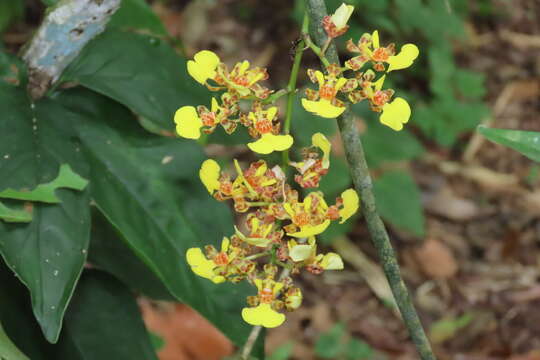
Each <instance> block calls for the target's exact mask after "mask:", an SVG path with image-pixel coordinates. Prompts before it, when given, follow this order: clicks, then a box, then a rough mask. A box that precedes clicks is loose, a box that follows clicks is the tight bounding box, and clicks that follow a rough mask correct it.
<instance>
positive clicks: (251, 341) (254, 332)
mask: <svg viewBox="0 0 540 360" xmlns="http://www.w3.org/2000/svg"><path fill="white" fill-rule="evenodd" d="M290 273H291V270H289V269H287V268H284V269H283V271H282V272H281V274H280V275H279V280H278V281H281V280H283V279H285V278H286V277H287V276H289V274H290ZM261 330H262V326H260V325H257V326H254V327H253V328H252V329H251V332H250V333H249V336H248V338H247V340H246V344H245V345H244V348H243V349H242V355H241V359H242V360H248V359H249V355H250V354H251V350H252V349H253V345H255V341H257V338H258V337H259V334H260V332H261Z"/></svg>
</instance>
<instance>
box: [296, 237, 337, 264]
mask: <svg viewBox="0 0 540 360" xmlns="http://www.w3.org/2000/svg"><path fill="white" fill-rule="evenodd" d="M287 246H288V248H289V257H290V258H291V259H292V260H293V261H294V262H304V264H305V265H306V266H308V267H309V266H311V267H313V266H320V267H321V268H322V269H324V270H342V269H343V260H342V259H341V257H340V256H339V255H338V254H336V253H333V252H330V253H327V254H324V255H323V254H318V255H317V243H316V241H315V237H314V236H311V237H309V238H308V241H307V244H298V243H297V242H296V241H295V240H290V241H289V243H288V244H287Z"/></svg>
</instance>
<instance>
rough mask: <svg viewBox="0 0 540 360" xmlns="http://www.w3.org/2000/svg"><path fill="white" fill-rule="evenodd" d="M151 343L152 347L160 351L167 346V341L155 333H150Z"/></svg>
mask: <svg viewBox="0 0 540 360" xmlns="http://www.w3.org/2000/svg"><path fill="white" fill-rule="evenodd" d="M149 333H150V341H151V342H152V347H153V348H154V350H156V351H159V350H161V349H162V348H163V347H164V346H165V339H163V338H162V337H161V336H159V335H158V334H156V333H155V332H152V331H149Z"/></svg>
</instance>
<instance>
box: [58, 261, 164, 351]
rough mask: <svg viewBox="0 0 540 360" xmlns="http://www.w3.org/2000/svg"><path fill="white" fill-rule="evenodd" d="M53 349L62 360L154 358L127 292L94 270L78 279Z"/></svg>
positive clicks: (106, 275) (133, 301) (147, 338)
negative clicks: (63, 327)
mask: <svg viewBox="0 0 540 360" xmlns="http://www.w3.org/2000/svg"><path fill="white" fill-rule="evenodd" d="M55 350H56V351H55V353H56V354H55V355H56V356H55V359H66V360H67V359H70V360H71V359H81V360H83V359H84V360H103V359H115V360H152V359H157V357H156V354H155V351H154V349H153V346H152V343H151V342H150V337H149V334H148V331H147V330H146V327H145V326H144V323H143V321H142V319H141V314H140V312H139V308H138V306H137V303H136V301H135V299H134V298H133V295H132V294H131V292H130V291H129V290H128V289H127V288H126V287H125V286H124V285H123V284H122V283H121V282H120V281H118V280H116V279H115V278H114V277H112V276H110V275H108V274H106V273H103V272H99V271H97V270H90V271H87V272H85V273H84V275H83V276H82V277H81V280H80V283H79V286H78V287H77V292H76V293H75V296H74V297H73V300H72V302H71V305H70V307H69V310H68V312H67V313H66V318H65V329H64V331H63V333H62V337H61V339H60V341H59V342H58V345H57V346H56V347H55Z"/></svg>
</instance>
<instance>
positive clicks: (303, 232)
mask: <svg viewBox="0 0 540 360" xmlns="http://www.w3.org/2000/svg"><path fill="white" fill-rule="evenodd" d="M328 226H330V220H324V221H323V222H322V223H320V224H318V225H305V226H302V227H301V228H300V231H297V232H294V233H287V235H289V236H293V237H296V238H305V237H310V236H314V235H319V234H321V233H323V232H324V231H325V230H326V228H328Z"/></svg>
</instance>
